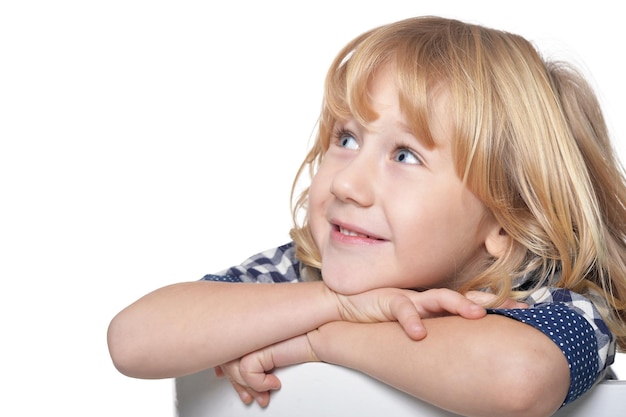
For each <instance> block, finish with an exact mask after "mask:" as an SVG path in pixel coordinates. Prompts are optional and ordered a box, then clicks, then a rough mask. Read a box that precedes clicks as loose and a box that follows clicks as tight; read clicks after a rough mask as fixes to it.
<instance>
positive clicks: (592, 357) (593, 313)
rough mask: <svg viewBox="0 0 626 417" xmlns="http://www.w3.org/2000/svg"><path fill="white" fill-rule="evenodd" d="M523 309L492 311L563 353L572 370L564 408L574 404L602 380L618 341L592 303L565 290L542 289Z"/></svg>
mask: <svg viewBox="0 0 626 417" xmlns="http://www.w3.org/2000/svg"><path fill="white" fill-rule="evenodd" d="M525 302H526V303H528V305H529V307H528V308H524V309H490V310H488V313H490V314H500V315H503V316H506V317H510V318H513V319H515V320H519V321H521V322H523V323H526V324H528V325H530V326H533V327H534V328H536V329H537V330H539V331H541V332H542V333H544V334H545V335H546V336H548V337H549V338H550V339H551V340H552V341H553V342H554V343H555V344H556V345H557V346H558V347H559V348H560V349H561V351H562V352H563V354H564V355H565V358H566V359H567V362H568V364H569V368H570V388H569V392H568V394H567V397H566V398H565V401H564V402H563V405H565V404H568V403H570V402H572V401H574V400H575V399H576V398H578V397H580V396H581V395H582V394H584V393H585V392H586V391H588V390H589V389H590V388H591V387H593V385H594V384H595V383H596V382H598V381H600V380H601V379H602V376H603V375H604V374H605V372H606V370H607V369H608V367H609V366H610V365H611V364H612V363H613V360H614V359H615V347H616V340H615V337H614V336H613V335H612V333H611V332H610V331H609V329H608V327H607V326H606V323H605V322H604V320H603V319H602V317H601V316H600V313H599V312H598V310H597V309H596V307H595V306H594V305H593V303H592V302H591V301H590V300H589V299H588V298H586V297H583V296H582V295H579V294H576V293H574V292H572V291H569V290H565V289H562V288H541V289H539V290H537V291H535V292H533V293H532V294H531V295H530V297H528V299H526V300H525Z"/></svg>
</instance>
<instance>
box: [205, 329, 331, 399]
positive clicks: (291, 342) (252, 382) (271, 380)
mask: <svg viewBox="0 0 626 417" xmlns="http://www.w3.org/2000/svg"><path fill="white" fill-rule="evenodd" d="M314 361H319V359H318V358H317V356H315V353H313V350H312V349H311V345H310V344H309V339H308V337H307V336H306V335H301V336H296V337H294V338H291V339H287V340H284V341H282V342H279V343H276V344H273V345H270V346H267V347H265V348H263V349H260V350H257V351H256V352H252V353H249V354H247V355H245V356H244V357H242V358H241V359H236V360H234V361H230V362H228V363H225V364H223V365H220V366H219V367H216V368H215V374H216V375H217V376H218V377H222V376H228V379H229V380H230V383H231V385H232V386H233V388H234V389H235V391H236V392H237V394H238V395H239V398H240V399H241V401H243V402H244V403H245V404H250V403H251V402H252V401H253V400H255V401H256V402H257V404H259V405H260V406H261V407H267V405H268V404H269V401H270V391H273V390H277V389H280V386H281V384H280V380H279V379H278V377H276V375H274V374H272V373H271V371H272V370H273V369H275V368H278V367H281V366H287V365H293V364H296V363H303V362H314Z"/></svg>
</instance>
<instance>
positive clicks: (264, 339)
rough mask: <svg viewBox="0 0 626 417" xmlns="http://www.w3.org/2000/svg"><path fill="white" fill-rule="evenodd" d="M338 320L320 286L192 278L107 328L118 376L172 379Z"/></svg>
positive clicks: (163, 291)
mask: <svg viewBox="0 0 626 417" xmlns="http://www.w3.org/2000/svg"><path fill="white" fill-rule="evenodd" d="M337 319H339V316H338V309H337V307H336V305H335V304H334V303H333V300H332V297H331V296H330V295H329V294H328V290H327V288H326V286H325V285H324V284H323V283H322V282H312V283H298V284H243V283H241V284H230V283H218V282H209V281H197V282H188V283H181V284H174V285H171V286H167V287H164V288H161V289H158V290H156V291H154V292H152V293H150V294H148V295H146V296H144V297H142V298H140V299H139V300H137V301H136V302H134V303H133V304H131V305H130V306H128V307H127V308H125V309H124V310H122V311H121V312H120V313H118V314H117V315H116V316H115V317H114V318H113V320H112V321H111V324H110V326H109V330H108V335H107V338H108V344H109V351H110V354H111V358H112V359H113V362H114V364H115V366H116V367H117V368H118V369H119V370H120V372H122V373H124V374H126V375H128V376H133V377H138V378H169V377H177V376H182V375H186V374H189V373H193V372H197V371H200V370H202V369H206V368H210V367H214V366H216V365H219V364H222V363H224V362H228V361H230V360H232V359H235V358H238V357H241V356H243V355H245V354H246V353H248V352H250V351H253V350H257V349H260V348H262V347H264V346H267V345H269V344H272V343H275V342H277V341H280V340H284V339H287V338H290V337H293V336H296V335H300V334H304V333H306V332H308V331H310V330H311V329H314V328H316V327H318V326H320V325H322V324H324V323H327V322H329V321H332V320H337Z"/></svg>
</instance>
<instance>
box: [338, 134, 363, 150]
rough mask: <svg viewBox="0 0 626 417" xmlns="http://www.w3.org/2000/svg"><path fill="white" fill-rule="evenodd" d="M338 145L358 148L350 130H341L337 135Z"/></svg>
mask: <svg viewBox="0 0 626 417" xmlns="http://www.w3.org/2000/svg"><path fill="white" fill-rule="evenodd" d="M338 138H339V140H338V145H339V146H340V147H342V148H346V149H351V150H357V149H359V142H357V140H356V139H355V138H354V135H352V133H350V132H341V133H340V134H339V135H338Z"/></svg>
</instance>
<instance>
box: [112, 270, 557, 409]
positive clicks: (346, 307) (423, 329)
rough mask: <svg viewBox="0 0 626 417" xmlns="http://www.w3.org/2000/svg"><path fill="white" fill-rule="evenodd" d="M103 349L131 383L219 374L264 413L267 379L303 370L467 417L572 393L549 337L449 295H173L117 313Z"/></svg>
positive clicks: (257, 289) (303, 288) (216, 290)
mask: <svg viewBox="0 0 626 417" xmlns="http://www.w3.org/2000/svg"><path fill="white" fill-rule="evenodd" d="M108 338H109V348H110V351H111V356H112V358H113V360H114V363H115V365H116V366H117V367H118V369H119V370H120V371H121V372H123V373H125V374H127V375H129V376H134V377H139V378H167V377H177V376H182V375H185V374H189V373H193V372H197V371H200V370H202V369H206V368H211V367H216V366H220V365H223V366H222V368H220V369H226V370H227V373H228V374H229V376H230V377H231V378H233V381H234V382H235V384H236V388H238V392H239V393H240V395H242V398H244V397H245V394H244V392H245V393H247V394H248V395H250V394H252V395H254V396H256V397H257V400H258V401H259V400H260V401H259V402H260V403H266V402H267V401H269V397H268V395H269V394H268V392H269V390H272V389H276V388H278V387H279V385H280V381H278V380H277V379H276V378H275V377H274V376H273V375H271V374H270V373H269V371H271V369H272V368H274V367H280V366H284V365H287V364H293V363H300V362H306V361H311V360H321V361H325V362H329V363H335V364H339V365H343V366H347V367H350V368H354V369H357V370H360V371H362V372H364V373H366V374H369V375H371V376H372V377H374V378H377V379H380V380H381V381H383V382H385V383H387V384H389V385H392V386H394V387H396V388H398V389H401V390H403V391H406V392H408V393H410V394H412V395H414V396H416V397H417V398H420V399H423V400H425V401H428V402H430V403H433V404H435V405H437V406H439V407H442V408H445V409H448V410H451V411H454V412H457V413H461V414H465V415H498V416H504V415H550V414H552V413H553V412H554V411H555V410H556V409H557V408H558V406H559V405H560V404H561V402H562V401H563V399H564V398H565V395H566V393H567V389H568V387H569V370H568V365H567V362H566V360H565V358H564V357H563V354H562V353H561V352H560V350H559V349H558V348H557V347H556V346H555V345H554V343H553V342H552V341H550V340H549V339H548V338H547V337H546V336H544V335H543V334H541V333H540V332H539V331H537V330H535V329H533V328H532V327H530V326H527V325H525V324H522V323H519V322H516V321H514V320H511V319H507V318H505V317H501V316H493V315H488V316H485V311H484V309H482V308H478V307H476V306H475V305H474V304H473V303H471V302H470V301H469V300H467V299H466V298H465V297H462V296H460V295H459V294H457V293H454V292H452V291H448V290H434V291H428V292H423V293H418V292H414V291H403V290H396V289H380V290H373V291H369V292H367V293H363V294H358V295H355V296H350V297H346V296H341V295H338V294H335V293H333V292H332V291H330V290H329V289H328V288H326V287H325V285H324V284H323V283H322V282H315V283H299V284H267V285H266V284H221V283H214V282H193V283H185V284H176V285H173V286H169V287H165V288H163V289H160V290H157V291H155V292H153V293H151V294H149V295H147V296H145V297H143V298H142V299H140V300H138V301H137V302H136V303H134V304H132V305H131V306H129V307H128V308H126V309H125V310H123V311H122V312H120V313H119V314H118V316H116V317H115V318H114V320H113V321H112V322H111V325H110V328H109V334H108ZM240 358H241V360H240ZM227 364H229V365H227ZM229 366H230V367H229ZM242 367H243V368H242ZM237 385H238V387H237Z"/></svg>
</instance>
